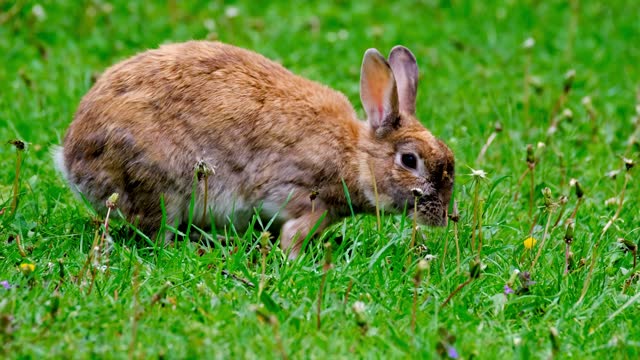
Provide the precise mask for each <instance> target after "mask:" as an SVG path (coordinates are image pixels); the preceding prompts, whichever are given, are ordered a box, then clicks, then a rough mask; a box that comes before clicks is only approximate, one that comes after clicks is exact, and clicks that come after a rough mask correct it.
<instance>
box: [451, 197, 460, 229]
mask: <svg viewBox="0 0 640 360" xmlns="http://www.w3.org/2000/svg"><path fill="white" fill-rule="evenodd" d="M449 219H450V220H451V221H453V222H454V223H457V222H458V221H460V213H459V212H458V200H454V201H453V210H452V211H451V214H449Z"/></svg>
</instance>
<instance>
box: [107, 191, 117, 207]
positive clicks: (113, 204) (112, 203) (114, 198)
mask: <svg viewBox="0 0 640 360" xmlns="http://www.w3.org/2000/svg"><path fill="white" fill-rule="evenodd" d="M119 198H120V195H119V194H118V193H113V194H111V196H109V198H108V199H107V207H108V208H109V209H112V210H113V209H115V208H116V207H117V206H118V199H119Z"/></svg>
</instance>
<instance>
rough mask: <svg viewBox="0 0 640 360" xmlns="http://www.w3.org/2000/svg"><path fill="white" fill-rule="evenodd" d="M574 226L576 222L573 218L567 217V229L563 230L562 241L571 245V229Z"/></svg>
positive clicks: (572, 229)
mask: <svg viewBox="0 0 640 360" xmlns="http://www.w3.org/2000/svg"><path fill="white" fill-rule="evenodd" d="M575 228H576V223H575V222H574V221H573V219H569V220H567V231H565V233H564V242H565V243H567V245H571V243H572V242H573V231H574V230H575Z"/></svg>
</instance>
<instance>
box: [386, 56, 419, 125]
mask: <svg viewBox="0 0 640 360" xmlns="http://www.w3.org/2000/svg"><path fill="white" fill-rule="evenodd" d="M389 65H391V70H393V76H395V78H396V84H397V87H398V100H399V102H400V110H401V111H404V112H406V113H408V114H411V115H415V113H416V94H417V92H418V64H417V63H416V58H415V56H413V54H412V53H411V51H410V50H409V49H407V48H406V47H404V46H400V45H398V46H394V48H393V49H391V53H389Z"/></svg>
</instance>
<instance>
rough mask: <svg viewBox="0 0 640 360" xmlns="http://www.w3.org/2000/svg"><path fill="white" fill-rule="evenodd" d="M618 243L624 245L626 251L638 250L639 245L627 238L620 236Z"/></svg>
mask: <svg viewBox="0 0 640 360" xmlns="http://www.w3.org/2000/svg"><path fill="white" fill-rule="evenodd" d="M618 243H620V244H621V245H622V247H623V248H624V250H625V251H629V252H632V253H634V252H636V250H638V246H637V245H636V244H634V243H632V242H631V241H629V240H627V239H623V238H619V239H618Z"/></svg>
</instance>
